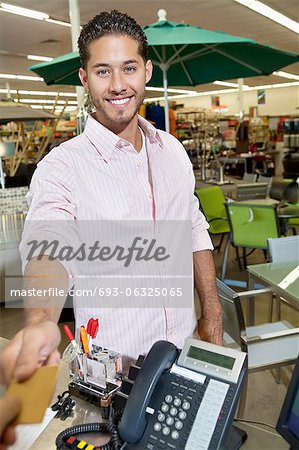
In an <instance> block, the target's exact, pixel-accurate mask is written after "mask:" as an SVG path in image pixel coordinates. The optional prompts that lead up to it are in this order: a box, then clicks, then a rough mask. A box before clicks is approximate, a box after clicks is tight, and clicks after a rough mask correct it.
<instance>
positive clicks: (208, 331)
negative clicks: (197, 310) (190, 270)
mask: <svg viewBox="0 0 299 450" xmlns="http://www.w3.org/2000/svg"><path fill="white" fill-rule="evenodd" d="M193 262H194V281H195V285H196V289H197V292H198V295H199V299H200V304H201V318H200V319H199V321H198V327H197V330H198V334H199V337H200V339H202V340H203V341H208V342H212V344H217V345H222V344H223V339H222V307H221V303H220V300H219V297H218V292H217V286H216V273H215V266H214V261H213V256H212V253H211V252H210V251H209V250H203V251H200V252H195V253H193Z"/></svg>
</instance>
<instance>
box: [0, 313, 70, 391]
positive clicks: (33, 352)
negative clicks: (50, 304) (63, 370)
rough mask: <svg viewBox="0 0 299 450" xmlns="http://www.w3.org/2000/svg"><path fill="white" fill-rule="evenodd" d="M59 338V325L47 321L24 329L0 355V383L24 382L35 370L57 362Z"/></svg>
mask: <svg viewBox="0 0 299 450" xmlns="http://www.w3.org/2000/svg"><path fill="white" fill-rule="evenodd" d="M60 338H61V335H60V331H59V328H58V326H57V325H56V324H55V323H54V322H52V321H50V320H49V321H44V322H40V323H38V324H36V325H29V326H26V327H25V328H23V329H22V330H21V331H19V332H18V333H17V334H16V335H15V336H14V337H13V339H12V340H11V341H10V342H9V344H8V345H7V346H6V347H5V349H4V350H3V352H2V353H1V355H0V382H1V383H2V384H6V385H7V384H8V383H9V382H10V381H11V380H12V379H16V380H17V381H23V380H26V379H28V378H30V376H31V375H32V374H33V373H34V372H35V370H36V369H37V368H38V367H41V366H42V365H45V364H55V363H57V362H58V361H59V357H60V355H59V352H58V350H57V347H58V345H59V343H60Z"/></svg>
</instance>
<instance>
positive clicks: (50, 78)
mask: <svg viewBox="0 0 299 450" xmlns="http://www.w3.org/2000/svg"><path fill="white" fill-rule="evenodd" d="M158 16H159V21H158V22H155V23H153V24H151V25H148V26H146V27H145V28H144V32H145V34H146V36H147V39H148V43H149V56H150V59H151V60H152V61H153V63H154V65H155V69H154V72H153V77H152V79H151V81H150V83H149V85H152V86H163V88H164V99H165V122H166V131H169V118H168V98H167V86H196V85H199V84H204V83H209V82H212V81H215V80H229V79H232V78H247V77H253V76H261V75H269V74H271V73H272V72H273V71H275V70H278V69H280V68H282V67H285V66H287V65H289V64H292V63H295V62H297V61H299V55H297V54H294V53H289V52H286V51H283V50H278V49H275V48H273V47H270V46H267V45H261V44H258V43H257V42H255V41H254V40H252V39H248V38H243V37H238V36H232V35H230V34H227V33H223V32H221V31H210V30H205V29H203V28H199V27H193V26H191V25H187V24H183V23H177V22H170V21H168V20H166V12H165V11H164V10H160V11H159V12H158ZM79 67H80V60H79V55H78V53H68V54H67V55H62V56H60V57H58V58H55V59H54V60H52V61H49V62H45V63H41V64H37V65H34V66H31V67H30V70H32V71H33V72H35V73H37V74H38V75H39V76H41V77H43V78H44V80H45V82H46V83H47V84H48V85H51V84H64V85H80V84H81V83H80V80H79V77H78V69H79Z"/></svg>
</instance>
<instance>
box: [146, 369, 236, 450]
mask: <svg viewBox="0 0 299 450" xmlns="http://www.w3.org/2000/svg"><path fill="white" fill-rule="evenodd" d="M209 384H210V380H209V379H208V378H206V381H205V383H204V384H199V383H195V382H193V381H191V380H187V379H186V378H184V377H181V376H179V375H178V376H176V377H173V376H172V378H171V381H170V383H169V381H168V382H165V384H163V385H164V387H163V386H161V390H162V392H163V390H164V389H165V387H166V386H167V387H168V392H167V391H166V393H165V394H164V396H163V397H162V401H161V403H156V404H155V405H152V406H153V408H154V410H155V413H154V414H153V416H152V426H153V428H151V431H150V432H149V435H148V440H147V444H146V445H147V446H146V449H147V450H156V449H157V450H158V449H165V450H182V449H183V448H188V449H189V448H197V447H196V446H195V447H194V446H193V447H192V445H193V444H192V445H191V447H190V444H191V440H192V439H191V438H192V435H193V434H194V432H195V428H196V427H195V426H194V425H195V422H196V419H197V416H198V410H199V409H200V405H201V403H202V400H203V398H204V396H205V392H206V389H207V388H208V386H209ZM211 384H212V385H213V389H214V386H216V387H217V392H218V390H219V389H220V388H221V386H222V385H223V383H218V382H215V381H214V382H213V383H211ZM226 386H228V385H226ZM209 389H210V390H211V386H210V388H209ZM164 392H165V391H164ZM229 394H230V393H229V392H228V394H227V400H226V401H228V402H229V403H230V402H231V397H230V395H229ZM217 395H218V396H219V395H220V394H219V393H218V394H217ZM231 395H232V394H231ZM220 397H221V399H222V398H225V392H223V393H221V395H220ZM157 398H159V396H158V395H157ZM221 402H222V400H221ZM208 409H209V408H208ZM205 416H207V417H206V420H205V422H206V421H207V420H210V421H211V422H213V423H215V422H214V419H213V420H212V419H211V418H210V417H208V416H209V414H208V413H207V412H205ZM201 420H204V419H203V418H202V419H201ZM218 422H219V426H220V428H221V426H222V422H221V414H220V416H219V420H218ZM205 427H206V431H207V432H208V430H209V428H208V425H205ZM193 428H194V430H193V433H191V434H192V435H191V437H190V432H191V430H192V429H193ZM218 433H219V432H218V431H217V430H215V433H214V434H215V439H216V440H217V436H218ZM212 436H213V432H212V431H211V432H210V433H209V438H210V439H211V438H212V439H211V445H212V444H213V445H214V436H213V437H212ZM203 438H204V436H202V433H201V439H203ZM198 439H199V438H198V437H196V441H197V440H198ZM187 441H188V442H187ZM215 442H216V441H215ZM199 448H201V449H202V450H203V449H204V448H205V446H204V445H203V446H202V447H199ZM206 448H208V447H206Z"/></svg>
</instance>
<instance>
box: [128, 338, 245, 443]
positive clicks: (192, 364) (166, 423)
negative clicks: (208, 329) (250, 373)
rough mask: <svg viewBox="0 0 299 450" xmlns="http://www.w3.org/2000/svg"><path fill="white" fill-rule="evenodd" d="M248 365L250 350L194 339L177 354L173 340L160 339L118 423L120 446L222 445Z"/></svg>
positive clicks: (148, 358)
mask: <svg viewBox="0 0 299 450" xmlns="http://www.w3.org/2000/svg"><path fill="white" fill-rule="evenodd" d="M245 370H246V354H245V353H243V352H240V351H237V350H233V349H229V348H224V347H219V346H217V345H214V344H211V343H208V342H204V341H199V340H195V339H191V338H190V339H187V340H186V342H185V345H184V348H183V349H182V351H181V352H180V353H179V351H178V350H177V348H176V347H175V346H174V345H173V344H171V343H170V342H166V341H158V342H156V343H155V344H154V345H153V347H152V348H151V350H150V352H149V354H148V355H147V357H146V359H145V361H144V363H143V365H142V367H141V369H140V372H139V374H138V376H137V378H136V381H135V383H134V384H133V387H132V389H131V393H130V395H129V397H128V400H127V403H126V406H125V410H124V413H123V416H122V419H121V421H120V424H119V435H120V437H121V439H122V440H123V441H125V442H126V443H127V444H126V445H125V446H123V447H122V448H125V449H134V450H135V449H136V450H137V449H140V450H141V449H142V450H144V449H147V450H155V449H160V448H162V449H163V448H164V449H167V450H175V449H178V450H182V449H185V450H208V449H209V450H211V449H213V450H218V449H222V448H224V446H225V441H226V438H227V436H228V433H229V431H230V428H231V424H232V420H233V416H234V413H235V409H236V406H237V403H238V399H239V395H240V392H241V386H242V381H243V378H244V375H245Z"/></svg>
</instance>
